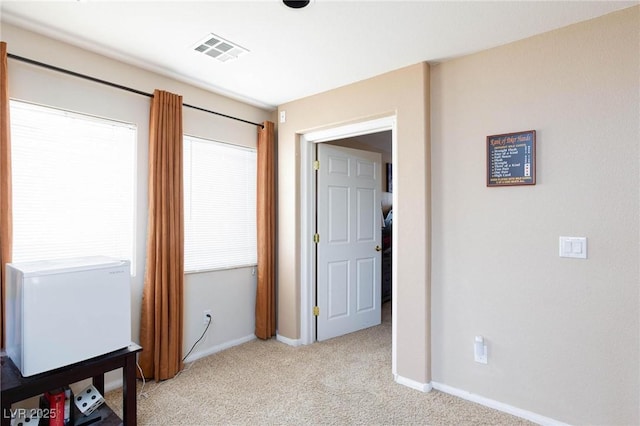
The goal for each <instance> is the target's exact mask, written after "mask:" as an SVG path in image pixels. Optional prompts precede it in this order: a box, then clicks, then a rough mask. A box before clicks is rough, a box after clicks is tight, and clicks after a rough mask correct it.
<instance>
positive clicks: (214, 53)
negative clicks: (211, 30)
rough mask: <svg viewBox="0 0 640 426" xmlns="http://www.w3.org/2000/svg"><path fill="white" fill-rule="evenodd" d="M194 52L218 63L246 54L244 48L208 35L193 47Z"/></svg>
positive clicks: (213, 35)
mask: <svg viewBox="0 0 640 426" xmlns="http://www.w3.org/2000/svg"><path fill="white" fill-rule="evenodd" d="M193 50H195V51H196V52H200V53H204V54H205V55H207V56H210V57H212V58H215V59H217V60H219V61H220V62H227V61H229V60H232V59H238V57H239V56H240V55H243V54H245V53H247V52H248V50H247V49H245V48H244V47H241V46H238V45H237V44H235V43H232V42H230V41H229V40H225V39H223V38H222V37H220V36H217V35H215V34H209V35H208V36H206V37H205V38H203V39H202V40H200V41H199V42H198V43H196V44H195V45H194V46H193Z"/></svg>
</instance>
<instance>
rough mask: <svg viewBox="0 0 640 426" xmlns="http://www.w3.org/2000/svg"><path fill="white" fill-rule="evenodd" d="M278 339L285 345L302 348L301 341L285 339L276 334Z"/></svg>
mask: <svg viewBox="0 0 640 426" xmlns="http://www.w3.org/2000/svg"><path fill="white" fill-rule="evenodd" d="M276 339H277V340H278V342H282V343H284V344H285V345H289V346H302V341H301V340H300V339H289V338H288V337H284V336H282V335H280V334H277V333H276Z"/></svg>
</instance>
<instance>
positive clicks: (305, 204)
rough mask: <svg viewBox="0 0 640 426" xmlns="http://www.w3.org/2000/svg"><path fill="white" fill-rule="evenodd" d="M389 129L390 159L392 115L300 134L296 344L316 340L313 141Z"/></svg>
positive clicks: (393, 138)
mask: <svg viewBox="0 0 640 426" xmlns="http://www.w3.org/2000/svg"><path fill="white" fill-rule="evenodd" d="M387 130H391V158H392V162H393V161H394V160H395V159H396V158H397V149H398V146H397V140H396V135H397V130H396V116H395V115H391V116H386V117H381V118H377V119H373V120H368V121H361V122H356V123H351V124H347V125H342V126H336V127H331V128H328V129H323V130H317V131H310V132H307V133H302V134H300V343H301V344H303V345H308V344H311V343H314V342H315V341H316V336H315V327H314V325H315V317H314V316H313V309H312V306H313V305H314V303H315V302H314V301H315V300H316V269H315V255H316V245H315V243H314V242H313V234H314V233H315V216H316V202H315V201H316V176H315V173H314V170H313V161H314V160H315V144H317V143H322V142H329V141H333V140H337V139H345V138H350V137H355V136H360V135H366V134H370V133H378V132H383V131H387ZM395 176H397V173H393V175H392V177H391V178H392V182H393V188H394V191H393V201H392V203H393V206H394V212H393V219H394V227H395V225H396V222H397V218H398V216H399V215H398V212H397V211H396V206H397V205H398V202H397V201H398V200H397V197H398V186H397V182H396V181H395ZM391 247H392V250H393V251H394V252H395V251H396V250H395V248H396V247H397V233H396V232H394V233H393V234H392V241H391ZM396 260H397V259H396V256H393V257H392V266H391V269H392V273H391V310H392V342H391V348H392V349H391V353H392V355H391V359H392V366H391V369H392V373H393V374H394V375H395V374H396V372H397V368H396V337H397V333H396V326H397V323H398V322H397V320H396V319H397V309H396V307H397V297H396V295H397V287H398V286H397V282H396V270H397V269H396Z"/></svg>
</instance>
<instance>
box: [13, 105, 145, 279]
mask: <svg viewBox="0 0 640 426" xmlns="http://www.w3.org/2000/svg"><path fill="white" fill-rule="evenodd" d="M10 108H11V149H12V152H11V161H12V178H13V261H14V262H23V261H31V260H45V259H59V258H68V257H77V256H92V255H104V256H112V257H115V258H119V259H128V260H130V261H131V263H132V271H135V267H134V266H133V265H134V260H135V259H134V240H135V238H134V235H135V229H134V195H135V175H134V173H135V147H136V138H137V136H136V133H137V130H136V127H135V125H132V124H125V123H121V122H118V121H112V120H106V119H102V118H97V117H93V116H88V115H83V114H78V113H72V112H68V111H63V110H59V109H54V108H49V107H44V106H39V105H33V104H29V103H25V102H19V101H13V100H12V101H11V102H10Z"/></svg>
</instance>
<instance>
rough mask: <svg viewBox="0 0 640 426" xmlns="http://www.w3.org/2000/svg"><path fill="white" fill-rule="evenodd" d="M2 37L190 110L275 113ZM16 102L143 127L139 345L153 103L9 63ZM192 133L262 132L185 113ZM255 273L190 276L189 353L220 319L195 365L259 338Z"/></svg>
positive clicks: (16, 32)
mask: <svg viewBox="0 0 640 426" xmlns="http://www.w3.org/2000/svg"><path fill="white" fill-rule="evenodd" d="M1 28H2V34H1V38H2V40H3V41H6V42H7V46H8V50H9V52H10V53H12V54H16V55H19V56H24V57H27V58H30V59H34V60H36V61H40V62H44V63H48V64H51V65H55V66H58V67H62V68H66V69H70V70H73V71H75V72H79V73H84V74H87V75H90V76H92V77H96V78H100V79H104V80H107V81H111V82H114V83H118V84H121V85H124V86H128V87H132V88H135V89H138V90H141V91H143V92H147V93H152V92H153V90H154V89H162V90H167V91H171V92H173V93H179V94H181V95H182V96H183V101H184V103H188V104H191V105H196V106H199V107H203V108H207V109H210V110H214V111H219V112H221V113H225V114H229V115H232V116H237V117H240V118H243V119H246V120H249V121H253V122H262V121H264V120H273V119H274V113H273V112H270V111H265V110H262V109H259V108H256V107H253V106H250V105H247V104H244V103H242V102H238V101H235V100H232V99H229V98H226V97H223V96H219V95H215V94H213V93H211V92H207V91H205V90H201V89H198V88H196V87H193V86H189V85H187V84H184V83H181V82H178V81H175V80H172V79H169V78H166V77H162V76H160V75H157V74H154V73H151V72H147V71H144V70H142V69H140V68H136V67H133V66H130V65H126V64H123V63H121V62H118V61H115V60H112V59H109V58H106V57H104V56H101V55H96V54H93V53H90V52H88V51H86V50H82V49H78V48H76V47H73V46H70V45H68V44H65V43H61V42H57V41H55V40H52V39H49V38H46V37H43V36H40V35H37V34H35V33H33V32H30V31H25V30H22V29H20V28H17V27H15V26H12V25H9V24H6V23H2V27H1ZM8 62H9V94H10V96H11V97H12V98H15V99H20V100H25V101H29V102H35V103H41V104H44V105H48V106H54V107H59V108H64V109H69V110H73V111H79V112H83V113H88V114H94V115H97V116H102V117H107V118H111V119H116V120H122V121H125V122H130V123H135V124H136V125H137V128H138V146H137V182H136V196H137V200H136V225H135V227H136V240H135V243H136V268H135V271H134V273H135V275H134V277H133V279H132V283H131V284H132V288H131V294H132V338H133V339H134V340H135V341H138V339H139V322H140V306H141V305H140V304H141V300H142V286H143V279H144V265H145V248H146V231H147V145H148V128H149V122H148V121H149V105H150V103H149V98H147V97H145V96H140V95H137V94H131V93H128V92H124V91H121V90H118V89H114V88H110V87H107V86H104V85H101V84H96V83H92V82H88V81H86V80H83V79H79V78H76V77H71V76H67V75H64V74H61V73H57V72H54V71H47V70H45V69H43V68H39V67H35V66H31V65H27V64H24V63H22V62H18V61H16V60H13V59H9V61H8ZM183 121H184V122H183V127H184V131H185V133H187V134H190V135H193V136H199V137H204V138H210V139H214V140H218V141H223V142H230V143H235V144H240V145H245V146H251V147H255V145H256V128H255V127H254V126H251V125H247V124H246V123H240V122H236V121H233V120H229V119H226V118H222V117H217V116H215V115H211V114H208V113H204V112H200V111H196V110H193V109H189V108H185V109H184V116H183ZM252 272H253V268H240V269H233V270H227V271H214V272H204V273H197V274H188V275H186V277H185V309H184V326H185V327H184V328H185V329H184V342H183V348H184V354H185V355H186V353H187V351H188V350H189V349H190V348H191V346H192V345H193V343H194V342H195V341H196V340H197V339H198V337H200V335H201V334H202V332H203V331H204V325H203V310H204V309H210V310H212V314H213V323H212V324H211V326H210V328H209V330H208V332H207V335H206V337H205V338H204V339H203V341H201V342H200V343H199V344H198V346H197V348H196V349H195V350H194V352H193V353H192V355H191V356H190V359H193V358H194V356H196V357H197V356H200V355H204V354H207V353H211V352H214V351H216V350H219V349H221V348H224V347H227V346H230V345H233V344H236V343H239V342H242V341H244V340H247V339H250V338H252V337H253V333H254V318H255V314H254V309H255V288H256V279H255V275H254V274H253V273H252Z"/></svg>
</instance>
